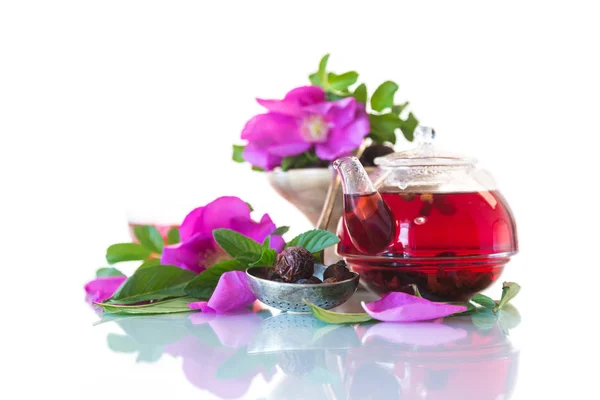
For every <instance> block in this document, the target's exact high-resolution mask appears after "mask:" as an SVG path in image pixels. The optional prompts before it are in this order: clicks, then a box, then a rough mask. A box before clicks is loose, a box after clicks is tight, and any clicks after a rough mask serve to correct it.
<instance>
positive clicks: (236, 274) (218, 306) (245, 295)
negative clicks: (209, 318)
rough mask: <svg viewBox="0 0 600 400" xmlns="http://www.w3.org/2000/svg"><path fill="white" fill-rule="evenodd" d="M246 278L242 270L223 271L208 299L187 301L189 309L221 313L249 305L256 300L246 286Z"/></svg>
mask: <svg viewBox="0 0 600 400" xmlns="http://www.w3.org/2000/svg"><path fill="white" fill-rule="evenodd" d="M246 279H247V278H246V273H245V272H243V271H229V272H225V273H224V274H223V275H221V278H219V283H217V287H216V288H215V291H214V292H213V294H212V296H211V297H210V300H208V301H196V302H193V303H189V307H190V309H192V310H200V311H202V312H205V313H209V312H211V313H217V314H222V313H225V312H227V311H229V310H236V309H239V308H243V307H248V306H250V305H251V304H252V303H254V301H256V297H255V296H254V294H253V293H252V291H251V290H250V288H249V287H248V281H247V280H246Z"/></svg>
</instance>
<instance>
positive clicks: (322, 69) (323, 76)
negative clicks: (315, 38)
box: [317, 54, 329, 87]
mask: <svg viewBox="0 0 600 400" xmlns="http://www.w3.org/2000/svg"><path fill="white" fill-rule="evenodd" d="M327 61H329V54H325V55H324V56H323V58H321V61H319V70H318V71H317V73H318V74H319V80H320V81H321V83H320V85H321V86H323V87H327V86H329V83H328V81H327Z"/></svg>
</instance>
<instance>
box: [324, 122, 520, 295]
mask: <svg viewBox="0 0 600 400" xmlns="http://www.w3.org/2000/svg"><path fill="white" fill-rule="evenodd" d="M434 136H435V132H434V131H433V129H431V128H427V127H418V128H417V130H416V131H415V141H416V143H417V146H416V148H415V149H412V150H408V151H403V152H398V153H393V154H390V155H387V156H384V157H379V158H376V159H375V164H376V165H377V170H376V171H375V173H374V174H372V175H371V177H369V175H368V174H367V172H366V171H365V169H364V168H363V166H362V165H361V163H360V162H359V161H358V159H357V158H356V157H345V158H341V159H338V160H336V161H335V162H334V168H335V169H336V170H337V172H338V174H339V175H340V178H341V180H342V188H343V191H344V212H343V218H342V221H340V224H339V226H338V235H339V236H340V238H341V241H340V243H339V244H338V248H337V252H338V254H339V255H340V256H342V257H344V259H345V260H346V262H347V263H348V265H349V267H350V268H352V269H353V270H354V271H355V272H358V273H359V274H361V281H362V282H363V283H364V284H365V285H366V286H367V287H368V288H369V289H370V290H372V291H374V292H376V293H378V294H383V293H387V292H389V291H404V290H406V289H408V288H409V287H410V286H409V285H410V284H415V285H416V286H417V287H418V289H419V290H420V292H421V294H422V295H423V297H426V298H429V299H431V300H437V301H462V300H466V299H468V298H470V297H471V296H472V295H473V294H475V293H478V292H481V291H482V290H484V289H486V288H487V287H488V286H490V285H491V284H492V283H493V282H494V281H495V280H496V279H497V278H498V277H499V276H500V274H501V272H502V270H503V268H504V265H505V264H506V263H507V262H508V261H509V258H510V257H511V256H512V255H514V254H516V253H517V251H518V242H517V233H516V226H515V222H514V218H513V216H512V213H511V211H510V208H509V207H508V204H507V203H506V200H505V199H504V197H503V196H502V195H501V194H500V192H499V191H498V190H497V188H496V184H495V182H494V180H493V179H492V178H491V176H490V175H489V174H488V173H487V172H486V171H484V170H482V169H480V168H477V167H476V166H475V164H476V160H474V159H472V158H468V157H464V156H460V155H457V154H454V153H448V152H444V151H440V150H438V149H436V148H435V147H434V146H433V138H434Z"/></svg>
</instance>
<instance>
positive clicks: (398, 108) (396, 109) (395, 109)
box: [392, 101, 408, 116]
mask: <svg viewBox="0 0 600 400" xmlns="http://www.w3.org/2000/svg"><path fill="white" fill-rule="evenodd" d="M406 106H408V101H407V102H406V103H403V104H396V105H395V106H392V114H396V115H398V116H400V114H401V113H402V111H403V110H404V109H405V108H406Z"/></svg>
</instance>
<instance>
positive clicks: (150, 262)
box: [136, 258, 160, 271]
mask: <svg viewBox="0 0 600 400" xmlns="http://www.w3.org/2000/svg"><path fill="white" fill-rule="evenodd" d="M155 265H160V258H151V259H149V260H146V261H144V262H143V263H142V265H140V266H139V267H137V269H142V268H148V267H154V266H155ZM136 271H137V270H136Z"/></svg>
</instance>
